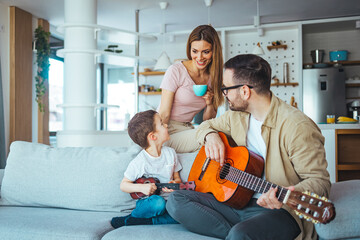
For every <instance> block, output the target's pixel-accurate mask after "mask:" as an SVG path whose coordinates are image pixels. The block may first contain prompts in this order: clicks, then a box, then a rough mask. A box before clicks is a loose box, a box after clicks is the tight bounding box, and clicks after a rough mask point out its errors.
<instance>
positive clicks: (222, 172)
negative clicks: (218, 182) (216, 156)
mask: <svg viewBox="0 0 360 240" xmlns="http://www.w3.org/2000/svg"><path fill="white" fill-rule="evenodd" d="M229 171H230V163H225V164H224V165H223V167H222V168H221V170H220V179H225V178H226V176H227V175H228V174H229Z"/></svg>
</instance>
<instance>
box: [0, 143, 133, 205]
mask: <svg viewBox="0 0 360 240" xmlns="http://www.w3.org/2000/svg"><path fill="white" fill-rule="evenodd" d="M139 151H140V148H139V147H137V146H135V145H134V146H132V147H131V148H129V149H126V148H121V147H119V148H107V147H91V148H52V147H49V146H47V145H43V144H38V143H29V142H21V141H17V142H13V143H12V144H11V147H10V154H9V156H8V159H7V165H6V167H5V173H4V179H3V182H2V188H1V204H2V205H19V206H39V207H40V206H45V207H59V208H69V209H79V210H94V211H122V210H126V209H127V208H129V207H130V208H131V207H133V204H134V203H132V202H133V201H132V199H131V198H130V197H129V195H128V194H126V193H123V192H122V191H121V190H120V188H119V184H120V182H121V180H122V177H123V172H124V171H125V169H126V167H127V165H128V163H129V162H130V160H131V159H133V158H134V157H135V156H136V154H138V152H139Z"/></svg>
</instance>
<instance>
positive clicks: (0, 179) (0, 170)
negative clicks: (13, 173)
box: [0, 169, 5, 187]
mask: <svg viewBox="0 0 360 240" xmlns="http://www.w3.org/2000/svg"><path fill="white" fill-rule="evenodd" d="M4 170H5V169H0V187H1V183H2V180H3V177H4Z"/></svg>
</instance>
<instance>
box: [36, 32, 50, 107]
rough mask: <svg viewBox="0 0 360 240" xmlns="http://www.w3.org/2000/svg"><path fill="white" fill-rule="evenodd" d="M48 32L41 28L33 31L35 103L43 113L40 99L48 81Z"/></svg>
mask: <svg viewBox="0 0 360 240" xmlns="http://www.w3.org/2000/svg"><path fill="white" fill-rule="evenodd" d="M49 37H50V32H46V31H45V30H44V29H43V28H42V26H39V27H38V28H36V29H35V49H36V64H37V75H36V77H35V81H36V83H35V90H36V98H35V101H36V102H37V104H38V108H39V111H40V112H44V111H45V109H44V104H43V103H42V97H43V96H44V94H45V92H46V82H47V81H48V80H49V67H50V63H49V57H50V43H49Z"/></svg>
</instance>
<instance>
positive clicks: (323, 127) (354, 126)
mask: <svg viewBox="0 0 360 240" xmlns="http://www.w3.org/2000/svg"><path fill="white" fill-rule="evenodd" d="M317 125H318V127H319V128H320V129H321V130H327V129H360V124H359V123H346V124H344V123H343V124H340V123H336V124H326V123H324V124H317Z"/></svg>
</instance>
